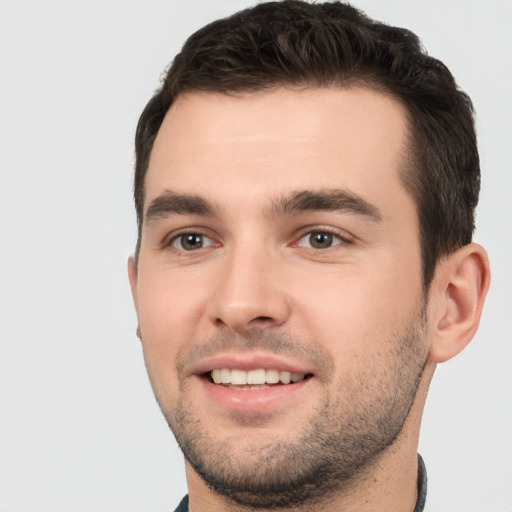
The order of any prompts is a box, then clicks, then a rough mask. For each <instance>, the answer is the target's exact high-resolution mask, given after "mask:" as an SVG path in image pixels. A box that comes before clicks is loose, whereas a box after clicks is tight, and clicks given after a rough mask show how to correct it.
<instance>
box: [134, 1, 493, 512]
mask: <svg viewBox="0 0 512 512" xmlns="http://www.w3.org/2000/svg"><path fill="white" fill-rule="evenodd" d="M136 156H137V161H136V173H135V202H136V209H137V214H138V221H139V238H138V243H137V248H136V252H135V256H134V258H131V259H130V261H129V277H130V283H131V287H132V293H133V297H134V302H135V307H136V310H137V315H138V321H139V327H138V334H139V336H140V338H141V341H142V346H143V350H144V358H145V363H146V366H147V369H148V373H149V377H150V380H151V383H152V386H153V389H154V392H155V395H156V397H157V400H158V402H159V404H160V407H161V409H162V412H163V413H164V416H165V418H166V420H167V422H168V423H169V425H170V427H171V429H172V431H173V433H174V435H175V436H176V439H177V441H178V443H179V445H180V447H181V449H182V450H183V453H184V455H185V460H186V473H187V482H188V488H189V496H188V497H187V498H185V499H184V500H183V502H182V503H181V504H180V506H179V507H178V509H177V510H179V511H180V510H191V511H193V512H204V511H216V510H223V511H224V510H227V511H230V510H274V509H280V510H289V511H292V510H293V511H299V510H307V511H314V510H323V511H340V510H343V511H368V512H370V511H382V510H393V511H396V512H402V511H404V512H405V511H407V512H410V511H413V510H414V511H421V510H423V507H424V503H425V497H426V473H425V468H424V466H423V462H422V460H421V457H419V456H418V455H417V445H418V435H419V428H420V421H421V414H422V410H423V406H424V403H425V399H426V395H427V390H428V386H429V383H430V380H431V377H432V375H433V373H434V370H435V367H436V365H437V364H438V363H441V362H443V361H446V360H448V359H450V358H452V357H453V356H455V355H456V354H457V353H459V352H460V351H461V350H462V349H463V348H464V347H465V346H466V345H467V343H468V342H469V341H470V340H471V338H472V337H473V335H474V333H475V331H476V329H477V326H478V322H479V319H480V315H481V311H482V306H483V302H484V299H485V295H486V292H487V289H488V285H489V265H488V259H487V255H486V253H485V251H484V249H483V248H482V247H480V246H479V245H477V244H474V243H472V242H471V238H472V232H473V228H474V209H475V207H476V204H477V200H478V191H479V176H480V171H479V163H478V153H477V149H476V139H475V132H474V126H473V117H472V107H471V103H470V100H469V98H468V97H467V96H466V95H465V94H464V93H463V92H461V91H459V90H458V89H457V87H456V84H455V81H454V79H453V77H452V76H451V74H450V72H449V71H448V70H447V69H446V67H445V66H444V65H443V64H442V63H441V62H439V61H437V60H435V59H433V58H431V57H428V56H427V55H426V54H425V53H423V51H422V49H421V46H420V43H419V41H418V39H417V37H416V36H415V35H414V34H412V33H411V32H409V31H407V30H404V29H398V28H393V27H389V26H386V25H383V24H380V23H377V22H374V21H372V20H370V19H369V18H367V17H366V16H365V15H364V14H362V13H361V12H359V11H357V10H356V9H354V8H352V7H350V6H348V5H345V4H341V3H326V4H315V5H311V4H308V3H304V2H296V1H284V2H279V3H270V4H261V5H259V6H257V7H255V8H253V9H249V10H246V11H242V12H240V13H238V14H236V15H234V16H232V17H230V18H227V19H225V20H220V21H217V22H214V23H212V24H210V25H208V26H206V27H204V28H203V29H201V30H199V31H198V32H197V33H195V34H194V35H192V36H191V37H190V38H189V40H188V41H187V42H186V43H185V46H184V47H183V49H182V51H181V53H180V54H179V55H178V56H177V57H176V58H175V60H174V62H173V64H172V66H171V67H170V69H169V71H168V73H167V76H166V78H165V81H164V83H163V85H162V87H161V89H160V90H159V91H158V92H157V93H156V94H155V96H154V97H153V98H152V99H151V100H150V102H149V103H148V105H147V107H146V109H145V110H144V112H143V114H142V116H141V119H140V121H139V126H138V129H137V135H136Z"/></svg>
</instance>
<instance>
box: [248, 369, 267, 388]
mask: <svg viewBox="0 0 512 512" xmlns="http://www.w3.org/2000/svg"><path fill="white" fill-rule="evenodd" d="M247 384H265V370H263V369H261V370H251V371H250V372H247Z"/></svg>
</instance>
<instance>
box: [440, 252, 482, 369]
mask: <svg viewBox="0 0 512 512" xmlns="http://www.w3.org/2000/svg"><path fill="white" fill-rule="evenodd" d="M439 265H440V268H439V269H438V272H436V277H435V283H433V284H434V286H433V289H434V290H435V293H436V294H437V295H438V299H437V303H438V304H439V307H438V308H436V309H437V312H436V317H435V318H434V322H433V326H432V328H433V330H434V332H433V333H432V337H431V346H430V358H431V359H432V360H433V361H434V362H436V363H442V362H444V361H447V360H448V359H451V358H452V357H454V356H455V355H457V354H458V353H459V352H461V351H462V350H463V349H464V348H465V347H466V345H467V344H468V343H469V342H470V341H471V339H472V338H473V336H474V335H475V332H476V330H477V328H478V324H479V322H480V317H481V314H482V308H483V304H484V301H485V296H486V294H487V290H488V289H489V282H490V269H489V259H488V256H487V253H486V251H485V249H484V248H483V247H481V246H480V245H478V244H473V243H472V244H469V245H465V246H464V247H461V248H460V249H458V250H457V251H455V252H453V253H452V254H450V255H449V256H447V257H446V258H445V259H444V260H443V261H442V262H441V263H440V264H439Z"/></svg>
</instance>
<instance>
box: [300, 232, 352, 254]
mask: <svg viewBox="0 0 512 512" xmlns="http://www.w3.org/2000/svg"><path fill="white" fill-rule="evenodd" d="M315 233H318V234H327V235H331V236H333V237H336V238H337V239H339V243H334V244H333V245H331V246H329V247H325V248H315V247H304V246H301V245H300V241H301V240H302V239H303V238H305V237H308V236H309V237H311V236H312V235H313V234H315ZM295 240H296V241H295V242H293V243H292V244H291V245H292V246H293V247H304V248H306V249H312V250H318V251H327V250H329V249H332V248H334V247H337V246H340V245H349V244H352V243H353V239H352V238H351V237H349V236H348V234H346V233H345V232H343V233H342V232H340V230H337V229H333V228H331V227H328V226H309V227H307V228H304V229H303V230H302V231H301V233H300V235H299V236H298V237H297V238H296V239H295Z"/></svg>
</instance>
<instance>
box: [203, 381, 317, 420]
mask: <svg viewBox="0 0 512 512" xmlns="http://www.w3.org/2000/svg"><path fill="white" fill-rule="evenodd" d="M311 380H312V378H308V379H304V380H302V381H300V382H296V383H294V384H283V385H278V386H270V387H268V388H264V389H251V390H249V389H247V390H243V389H233V388H228V387H226V386H222V385H220V384H213V383H212V382H210V381H209V380H208V379H206V378H204V377H201V381H202V384H203V388H204V389H205V391H206V393H207V395H208V397H209V399H211V400H212V401H213V402H214V403H215V404H216V405H218V406H220V407H221V408H222V409H226V410H228V411H233V412H257V413H265V412H273V411H275V410H276V409H278V408H280V407H286V406H291V405H296V404H297V400H298V398H299V395H300V394H301V393H302V392H303V391H304V389H305V388H306V387H307V386H308V385H310V382H311Z"/></svg>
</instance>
